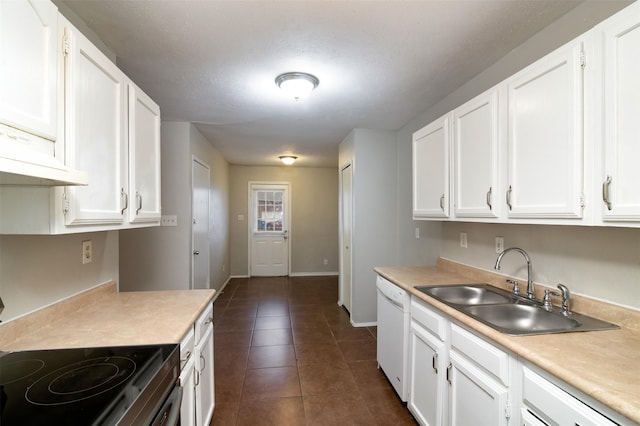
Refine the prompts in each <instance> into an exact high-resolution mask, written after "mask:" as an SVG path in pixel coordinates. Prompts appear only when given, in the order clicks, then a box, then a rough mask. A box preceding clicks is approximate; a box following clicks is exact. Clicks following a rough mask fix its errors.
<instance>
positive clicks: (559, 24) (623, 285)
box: [398, 1, 640, 308]
mask: <svg viewBox="0 0 640 426" xmlns="http://www.w3.org/2000/svg"><path fill="white" fill-rule="evenodd" d="M627 4H629V2H628V1H610V2H601V1H590V2H585V3H583V4H581V5H580V6H578V7H577V8H576V9H574V10H573V11H571V12H569V13H567V14H566V15H565V16H563V17H562V18H560V19H559V20H558V21H556V22H554V23H553V24H551V25H550V26H549V27H547V28H545V29H544V30H542V31H541V32H540V33H538V34H536V35H535V36H534V37H532V38H531V39H529V40H528V41H527V42H525V43H524V44H522V45H521V46H520V47H518V48H517V49H515V50H514V51H512V52H511V53H509V54H508V55H507V56H505V57H504V58H503V59H501V60H500V61H498V62H497V63H495V64H494V65H492V66H491V67H489V68H488V69H487V70H485V71H484V72H482V73H480V74H479V75H478V76H476V77H474V78H473V79H472V80H470V81H468V82H467V83H466V84H464V85H463V86H461V87H460V88H459V89H457V90H456V91H454V92H453V93H451V94H450V95H449V96H447V97H446V98H444V99H443V100H442V101H440V102H439V103H438V104H436V105H434V106H433V107H431V108H429V109H428V110H426V111H425V112H423V113H422V114H420V115H418V116H417V117H415V118H414V119H412V120H411V121H410V122H409V123H407V124H406V125H405V126H404V127H403V128H402V129H401V130H400V131H399V132H398V153H399V154H398V161H399V166H398V172H399V178H398V182H399V183H400V184H401V185H406V183H407V182H410V179H411V176H410V175H411V167H410V166H409V165H410V164H411V160H410V159H411V157H410V155H409V156H407V155H406V153H407V152H410V150H411V135H412V133H413V132H414V131H416V130H418V129H419V128H421V127H423V126H425V125H426V124H428V123H430V122H431V121H432V120H434V119H436V118H438V117H439V116H441V115H442V114H445V113H447V112H449V111H450V110H452V109H454V108H455V107H457V106H459V105H461V104H463V103H464V102H466V101H467V100H469V99H471V98H473V97H474V96H475V95H477V94H480V93H482V92H483V91H485V90H487V89H488V88H490V87H492V86H493V85H495V84H497V83H499V82H500V81H502V80H504V79H505V78H507V77H509V76H510V75H512V74H513V73H515V72H517V71H518V70H520V69H522V68H524V67H525V66H527V65H528V64H530V63H532V62H534V61H535V60H537V59H538V58H540V57H542V56H544V55H545V54H546V53H549V52H551V51H553V50H554V49H555V48H557V47H559V46H561V45H562V44H564V43H566V42H568V41H569V40H571V39H573V38H575V37H576V36H578V35H580V34H582V33H583V32H585V31H588V30H589V29H590V28H592V27H593V26H594V25H595V24H597V23H598V22H600V21H602V20H604V19H606V18H607V17H608V16H610V15H612V14H614V13H615V12H617V11H618V10H620V9H622V8H623V7H624V6H625V5H627ZM409 188H410V186H409ZM402 191H405V194H404V196H403V197H402V198H401V200H400V207H399V208H400V209H410V206H411V200H410V198H408V197H410V190H408V189H406V188H404V187H399V192H400V193H402ZM407 206H408V207H407ZM412 226H413V223H412V221H411V219H410V215H408V214H399V229H400V230H402V232H404V234H403V235H402V236H401V241H406V242H407V244H410V243H411V242H413V241H412V240H411V237H410V236H409V230H410V229H411V227H412ZM427 226H428V228H429V229H430V230H433V233H434V235H435V234H437V232H438V228H439V227H441V229H442V239H441V245H440V247H439V248H438V251H439V255H440V256H442V257H445V258H448V259H451V260H454V261H458V262H462V263H465V264H468V265H472V266H475V267H478V268H482V269H492V268H493V264H494V262H495V258H496V256H497V255H496V254H495V252H494V248H493V237H494V236H503V237H505V245H506V246H512V245H517V246H520V247H522V248H524V249H525V250H527V251H528V252H529V254H530V255H531V257H532V260H533V266H534V279H535V280H536V281H538V282H540V283H543V284H547V285H551V286H555V285H556V284H557V283H558V282H564V284H566V285H567V286H569V288H570V289H572V290H574V291H575V292H576V293H580V294H584V295H589V296H592V297H597V298H601V299H605V300H608V301H611V302H614V303H618V304H622V305H626V306H631V307H635V308H640V291H639V288H640V238H639V237H640V231H639V230H637V229H622V228H620V229H615V228H588V227H572V226H537V225H497V224H470V223H460V222H441V223H439V222H435V223H434V224H431V223H429V224H428V225H427ZM460 232H467V235H468V239H469V248H468V249H461V248H460V247H459V233H460ZM402 238H404V240H403V239H402ZM402 246H403V244H402V243H401V244H400V247H402ZM411 250H413V247H412V248H411ZM422 253H423V254H424V253H426V257H427V258H428V259H429V260H428V261H427V262H426V264H429V263H430V260H431V259H432V255H433V247H431V246H429V247H425V248H423V251H422ZM412 256H414V255H413V254H412V253H411V252H410V251H403V250H402V248H401V249H400V263H402V264H407V263H411V262H412V261H414V260H419V259H412ZM508 256H509V258H505V262H504V264H503V266H504V267H503V270H502V272H504V273H505V274H514V275H517V276H520V277H524V276H525V275H526V270H525V271H523V269H522V266H521V265H522V264H523V262H522V260H521V259H518V255H517V254H513V255H511V254H510V255H508ZM511 256H513V258H512V257H511Z"/></svg>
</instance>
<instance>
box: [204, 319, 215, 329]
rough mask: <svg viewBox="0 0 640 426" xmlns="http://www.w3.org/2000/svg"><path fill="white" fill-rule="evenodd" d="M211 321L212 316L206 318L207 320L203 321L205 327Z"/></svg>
mask: <svg viewBox="0 0 640 426" xmlns="http://www.w3.org/2000/svg"><path fill="white" fill-rule="evenodd" d="M212 322H213V317H209V318H207V320H206V321H205V322H204V325H205V327H206V326H207V325H209V324H211V323H212Z"/></svg>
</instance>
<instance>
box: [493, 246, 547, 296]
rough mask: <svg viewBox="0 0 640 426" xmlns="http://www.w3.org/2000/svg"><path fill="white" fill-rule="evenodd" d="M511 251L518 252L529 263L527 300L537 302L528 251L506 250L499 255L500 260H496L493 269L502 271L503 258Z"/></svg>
mask: <svg viewBox="0 0 640 426" xmlns="http://www.w3.org/2000/svg"><path fill="white" fill-rule="evenodd" d="M510 251H517V252H518V253H520V254H521V255H523V256H524V260H526V261H527V299H530V300H535V299H536V296H535V294H534V291H533V281H532V280H531V259H529V255H528V254H527V252H526V251H524V250H522V249H521V248H518V247H509V248H506V249H504V250H503V251H502V253H500V254H499V255H498V259H497V260H496V265H495V266H494V267H493V268H494V269H496V270H498V271H499V270H500V262H501V261H502V257H503V256H504V255H505V254H507V253H508V252H510Z"/></svg>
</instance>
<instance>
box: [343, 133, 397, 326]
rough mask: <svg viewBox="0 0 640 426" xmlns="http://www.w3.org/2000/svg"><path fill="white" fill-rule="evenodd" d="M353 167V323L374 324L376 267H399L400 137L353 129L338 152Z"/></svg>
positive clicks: (345, 162) (375, 316)
mask: <svg viewBox="0 0 640 426" xmlns="http://www.w3.org/2000/svg"><path fill="white" fill-rule="evenodd" d="M339 161H340V163H339V164H340V169H342V168H344V166H345V165H346V164H347V163H349V162H351V163H352V166H353V170H352V171H353V179H352V194H353V212H352V216H353V223H352V253H351V255H352V283H351V288H352V292H351V294H352V297H351V321H352V322H353V323H355V324H367V323H371V322H375V321H376V318H377V312H376V306H377V305H376V274H375V272H374V271H373V268H374V267H375V266H390V265H397V264H398V230H397V226H396V224H397V222H398V220H397V210H396V205H397V204H398V198H397V195H398V192H399V191H396V188H397V185H398V184H397V171H396V164H397V162H396V135H395V132H390V131H381V130H369V129H354V130H353V131H352V132H351V133H350V134H349V136H347V137H346V138H345V140H344V141H343V142H342V143H341V144H340V147H339Z"/></svg>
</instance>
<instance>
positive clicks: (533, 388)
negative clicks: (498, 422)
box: [521, 365, 618, 426]
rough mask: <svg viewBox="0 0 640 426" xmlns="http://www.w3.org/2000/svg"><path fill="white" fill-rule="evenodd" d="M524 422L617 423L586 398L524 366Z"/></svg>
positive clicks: (537, 425) (538, 425)
mask: <svg viewBox="0 0 640 426" xmlns="http://www.w3.org/2000/svg"><path fill="white" fill-rule="evenodd" d="M521 410H522V424H523V425H525V426H529V425H532V426H547V425H554V426H574V425H580V426H613V425H617V424H618V423H616V422H613V421H612V420H610V419H609V418H607V417H605V416H604V415H603V414H601V413H600V412H598V411H597V410H595V409H594V408H592V407H590V406H589V405H587V404H586V403H584V402H583V401H581V400H579V399H578V398H576V397H575V396H574V395H571V394H570V393H568V392H567V391H565V390H564V389H562V388H560V387H559V386H556V385H555V384H554V383H552V382H550V381H549V380H547V379H546V378H544V377H542V376H541V375H540V374H538V373H536V372H535V371H533V370H532V369H531V368H529V367H527V366H526V365H523V366H522V408H521Z"/></svg>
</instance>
